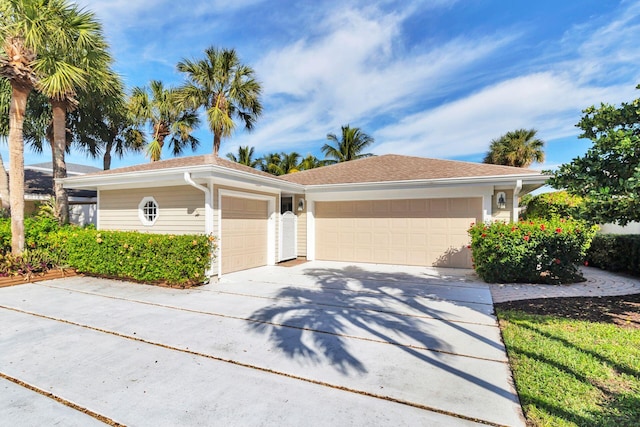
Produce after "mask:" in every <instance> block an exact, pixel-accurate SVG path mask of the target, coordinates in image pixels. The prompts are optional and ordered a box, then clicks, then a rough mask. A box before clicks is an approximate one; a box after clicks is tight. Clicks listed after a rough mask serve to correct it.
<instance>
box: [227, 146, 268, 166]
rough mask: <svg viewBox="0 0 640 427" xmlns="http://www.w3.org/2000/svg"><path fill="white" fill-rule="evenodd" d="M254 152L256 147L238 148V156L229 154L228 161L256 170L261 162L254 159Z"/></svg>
mask: <svg viewBox="0 0 640 427" xmlns="http://www.w3.org/2000/svg"><path fill="white" fill-rule="evenodd" d="M254 151H255V148H254V147H249V146H248V145H247V146H246V147H243V146H240V147H238V154H237V155H235V154H233V153H227V159H229V160H231V161H232V162H236V163H240V164H241V165H245V166H249V167H251V168H255V167H256V166H257V165H258V163H260V160H257V159H254V158H253V154H254Z"/></svg>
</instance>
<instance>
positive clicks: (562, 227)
mask: <svg viewBox="0 0 640 427" xmlns="http://www.w3.org/2000/svg"><path fill="white" fill-rule="evenodd" d="M596 230H597V227H596V226H589V225H588V224H586V223H585V222H584V221H579V220H573V219H569V220H566V219H560V218H556V219H551V220H542V219H541V220H531V221H524V222H520V223H504V222H495V223H492V224H477V225H473V226H472V227H471V228H470V229H469V234H470V236H471V249H472V253H473V259H474V268H475V269H476V272H477V273H478V275H479V276H480V277H481V278H482V279H483V280H484V281H486V282H490V283H515V282H520V283H551V284H560V283H572V282H576V281H579V280H582V277H581V276H580V274H579V271H578V264H580V263H582V262H583V260H584V257H585V254H586V251H587V249H588V248H589V245H590V243H591V239H592V238H593V236H594V235H595V233H596Z"/></svg>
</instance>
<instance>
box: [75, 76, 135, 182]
mask: <svg viewBox="0 0 640 427" xmlns="http://www.w3.org/2000/svg"><path fill="white" fill-rule="evenodd" d="M124 97H125V95H124V88H123V86H122V84H118V85H116V86H114V92H113V93H112V94H110V95H108V96H105V95H101V94H99V93H97V92H95V91H93V90H89V91H85V92H84V93H83V94H82V98H81V100H80V107H79V108H78V109H77V110H75V111H73V112H72V113H70V114H69V123H68V125H69V129H70V133H71V135H72V138H73V143H74V145H75V146H76V147H77V148H78V149H80V150H81V151H83V152H84V153H86V154H87V155H89V156H91V157H93V158H96V157H99V156H102V164H103V169H104V170H108V169H110V168H111V158H112V155H113V154H115V155H117V156H118V157H120V158H122V157H123V156H124V155H125V154H126V153H128V152H141V151H143V149H144V146H145V144H146V141H145V138H144V133H143V132H142V130H141V129H140V127H139V126H137V125H136V124H135V123H134V122H133V119H132V117H131V115H129V114H127V106H126V103H125V100H124Z"/></svg>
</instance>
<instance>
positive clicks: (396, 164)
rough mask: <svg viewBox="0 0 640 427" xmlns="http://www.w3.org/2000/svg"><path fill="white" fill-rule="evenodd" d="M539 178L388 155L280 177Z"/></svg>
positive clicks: (310, 180) (512, 170)
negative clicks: (515, 176) (510, 176)
mask: <svg viewBox="0 0 640 427" xmlns="http://www.w3.org/2000/svg"><path fill="white" fill-rule="evenodd" d="M529 174H530V175H533V176H540V172H539V171H536V170H532V169H525V168H516V167H511V166H499V165H490V164H485V163H472V162H460V161H455V160H439V159H428V158H424V157H410V156H400V155H396V154H385V155H382V156H373V157H366V158H363V159H358V160H353V161H350V162H344V163H337V164H335V165H331V166H325V167H321V168H316V169H310V170H306V171H301V172H297V173H292V174H289V175H285V176H282V177H281V178H282V179H284V180H286V181H289V182H294V183H297V184H302V185H323V184H353V183H365V182H389V181H413V180H428V179H446V178H473V177H489V176H509V175H529Z"/></svg>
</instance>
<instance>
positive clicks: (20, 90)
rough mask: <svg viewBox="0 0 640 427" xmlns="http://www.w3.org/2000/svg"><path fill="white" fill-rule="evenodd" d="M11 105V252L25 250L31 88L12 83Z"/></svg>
mask: <svg viewBox="0 0 640 427" xmlns="http://www.w3.org/2000/svg"><path fill="white" fill-rule="evenodd" d="M11 89H12V95H11V106H10V107H9V165H10V169H9V187H10V188H9V201H10V203H11V252H12V253H13V254H14V255H20V254H22V251H23V250H24V140H23V137H22V126H23V124H24V116H25V114H26V111H27V97H28V96H29V92H31V88H29V87H24V86H21V85H18V84H13V82H12V84H11Z"/></svg>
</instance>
